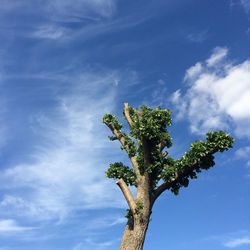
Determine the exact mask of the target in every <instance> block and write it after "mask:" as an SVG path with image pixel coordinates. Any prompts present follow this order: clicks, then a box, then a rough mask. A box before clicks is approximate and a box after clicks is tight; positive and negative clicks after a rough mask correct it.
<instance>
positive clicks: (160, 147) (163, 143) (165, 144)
mask: <svg viewBox="0 0 250 250" xmlns="http://www.w3.org/2000/svg"><path fill="white" fill-rule="evenodd" d="M166 146H167V141H162V142H161V143H160V144H159V145H158V150H159V152H161V151H162V150H163V149H164V148H165V147H166Z"/></svg>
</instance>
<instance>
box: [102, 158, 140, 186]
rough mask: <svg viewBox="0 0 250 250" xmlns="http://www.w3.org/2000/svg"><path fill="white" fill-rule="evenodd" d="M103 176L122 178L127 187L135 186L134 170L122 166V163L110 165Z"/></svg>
mask: <svg viewBox="0 0 250 250" xmlns="http://www.w3.org/2000/svg"><path fill="white" fill-rule="evenodd" d="M105 174H106V176H107V177H108V178H114V179H121V178H122V179H123V180H124V182H125V183H126V184H127V185H134V186H136V177H135V173H134V170H133V169H131V168H129V167H128V166H124V165H123V163H122V162H116V163H114V164H110V166H109V168H108V170H107V171H106V173H105Z"/></svg>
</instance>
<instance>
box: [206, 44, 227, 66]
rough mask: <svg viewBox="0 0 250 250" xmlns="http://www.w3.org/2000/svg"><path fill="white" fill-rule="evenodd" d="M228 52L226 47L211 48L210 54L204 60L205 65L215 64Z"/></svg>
mask: <svg viewBox="0 0 250 250" xmlns="http://www.w3.org/2000/svg"><path fill="white" fill-rule="evenodd" d="M227 54H228V49H227V48H222V47H216V48H215V49H214V50H213V53H212V55H211V56H210V57H209V58H208V59H207V60H206V63H207V66H208V67H212V66H216V64H217V63H220V62H221V61H222V60H223V59H224V58H225V57H226V56H227Z"/></svg>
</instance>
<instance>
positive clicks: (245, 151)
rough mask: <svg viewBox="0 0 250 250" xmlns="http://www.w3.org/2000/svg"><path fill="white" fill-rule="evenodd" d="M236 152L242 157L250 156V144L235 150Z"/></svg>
mask: <svg viewBox="0 0 250 250" xmlns="http://www.w3.org/2000/svg"><path fill="white" fill-rule="evenodd" d="M235 154H236V156H237V157H241V158H245V159H247V158H250V146H247V147H243V148H240V149H238V150H237V151H236V152H235Z"/></svg>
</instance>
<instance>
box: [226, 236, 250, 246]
mask: <svg viewBox="0 0 250 250" xmlns="http://www.w3.org/2000/svg"><path fill="white" fill-rule="evenodd" d="M223 245H224V246H225V247H229V248H234V247H239V246H242V245H250V237H242V238H235V239H231V240H229V241H227V242H225V243H224V244H223Z"/></svg>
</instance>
